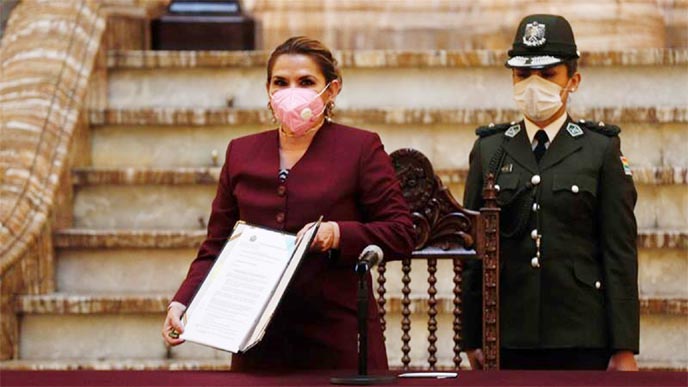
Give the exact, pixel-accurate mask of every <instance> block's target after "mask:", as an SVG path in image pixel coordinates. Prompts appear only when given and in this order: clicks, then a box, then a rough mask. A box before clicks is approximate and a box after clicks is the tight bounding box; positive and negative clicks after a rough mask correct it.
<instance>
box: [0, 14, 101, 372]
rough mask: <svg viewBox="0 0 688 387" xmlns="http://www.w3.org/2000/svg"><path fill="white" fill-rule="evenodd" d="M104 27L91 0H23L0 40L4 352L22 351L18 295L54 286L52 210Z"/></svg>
mask: <svg viewBox="0 0 688 387" xmlns="http://www.w3.org/2000/svg"><path fill="white" fill-rule="evenodd" d="M104 28H105V20H104V19H103V17H102V15H101V14H100V4H99V3H98V2H96V1H91V0H69V1H68V0H65V1H45V0H44V1H40V0H24V1H22V2H21V3H20V4H19V5H18V6H17V7H16V8H15V9H14V11H13V12H12V14H11V16H10V19H9V22H8V25H7V30H6V32H5V34H4V36H3V40H2V46H1V47H0V68H1V69H2V73H1V74H0V106H2V108H1V109H2V110H0V116H1V117H2V119H1V121H0V171H1V173H0V276H1V278H2V279H1V281H2V283H1V286H2V289H1V290H2V293H1V298H0V300H1V305H0V308H1V310H0V313H2V315H3V316H4V318H3V319H2V335H0V359H8V358H12V357H13V356H16V344H17V343H16V335H17V327H16V320H15V318H14V317H13V316H14V315H15V309H14V297H15V296H16V295H17V294H27V293H28V294H35V293H45V292H49V291H52V288H53V284H52V283H53V281H54V279H53V277H54V276H53V269H52V256H53V248H52V244H51V228H52V227H51V224H52V222H51V216H52V210H53V206H54V201H55V198H56V197H58V195H57V194H56V193H57V191H58V190H59V187H60V186H64V184H61V176H64V170H65V161H66V159H67V153H68V149H69V144H70V141H71V137H72V133H73V131H74V129H75V128H76V127H77V124H78V118H79V110H80V109H81V106H82V101H83V100H84V94H85V92H86V89H87V85H88V78H89V75H90V73H91V70H92V67H93V63H94V59H95V56H96V53H97V52H98V48H99V46H100V42H101V36H102V33H103V30H104Z"/></svg>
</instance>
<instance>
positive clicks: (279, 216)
mask: <svg viewBox="0 0 688 387" xmlns="http://www.w3.org/2000/svg"><path fill="white" fill-rule="evenodd" d="M275 220H276V221H277V223H284V212H278V213H277V216H275Z"/></svg>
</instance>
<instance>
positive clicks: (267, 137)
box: [162, 37, 413, 370]
mask: <svg viewBox="0 0 688 387" xmlns="http://www.w3.org/2000/svg"><path fill="white" fill-rule="evenodd" d="M341 87H342V78H341V74H340V71H339V69H338V67H337V62H336V60H335V59H334V58H333V57H332V54H331V52H330V51H329V50H328V49H327V48H326V47H324V46H323V45H322V44H321V43H320V42H318V41H316V40H311V39H308V38H305V37H294V38H290V39H288V40H287V41H286V42H284V43H283V44H282V45H280V46H278V47H277V48H276V49H275V51H274V52H273V53H272V54H271V56H270V59H269V61H268V65H267V92H268V96H269V104H268V106H269V107H270V108H271V110H272V111H273V114H274V115H275V118H276V119H277V120H278V121H279V123H280V126H279V128H278V129H275V130H271V131H267V132H263V133H259V134H255V135H250V136H246V137H242V138H239V139H235V140H233V141H231V142H230V143H229V146H228V147H227V154H226V159H225V164H224V166H223V168H222V171H221V174H220V181H219V185H218V189H217V194H216V196H215V199H214V200H213V204H212V214H211V216H210V220H209V223H208V236H207V238H206V240H205V241H204V242H203V244H202V246H201V248H200V251H199V252H198V256H197V258H196V259H195V260H194V261H193V263H192V264H191V267H190V269H189V272H188V275H187V277H186V279H185V280H184V282H183V283H182V285H181V286H180V288H179V290H178V291H177V293H176V295H175V296H174V298H173V301H172V303H171V304H170V306H169V307H168V312H167V318H166V319H165V323H164V326H163V330H162V334H163V337H164V338H165V341H166V342H167V343H168V344H170V345H177V344H180V343H181V342H182V341H183V340H181V339H178V338H177V339H175V338H172V337H170V335H169V332H170V331H171V330H172V329H175V330H177V331H179V332H181V331H183V327H182V326H181V324H180V316H181V315H182V313H183V312H184V310H185V309H186V306H185V305H188V303H189V302H190V300H191V298H192V297H193V295H194V293H195V292H196V290H197V289H198V287H199V286H200V284H201V282H202V281H203V279H204V278H205V276H206V274H207V273H208V271H209V270H210V267H211V265H212V264H213V261H214V260H215V259H216V258H217V256H218V254H219V252H220V250H221V249H222V247H223V246H224V243H225V241H226V240H227V237H228V236H229V234H230V232H231V230H232V227H233V226H234V223H235V222H236V221H237V220H244V221H247V222H249V223H254V224H259V225H262V226H267V227H270V228H274V229H280V230H285V231H289V232H303V230H304V229H305V228H306V227H308V225H309V224H308V222H311V221H313V220H315V219H317V218H318V217H320V216H321V215H322V216H323V223H322V224H321V226H320V228H319V230H318V233H317V235H316V236H315V239H314V242H313V244H312V246H311V252H310V253H309V254H308V256H307V258H306V260H305V261H304V263H303V265H302V266H301V268H300V269H299V271H298V272H297V274H296V275H295V277H294V280H293V282H292V284H291V285H290V288H289V290H288V291H287V293H286V294H285V297H284V298H283V300H282V302H281V304H280V306H279V308H278V310H277V312H276V314H275V316H274V318H273V320H272V322H271V323H270V326H269V327H268V330H267V332H266V335H265V337H264V339H263V340H262V341H261V342H260V343H259V344H258V345H257V346H256V347H254V348H252V349H250V350H249V351H247V352H246V353H244V354H241V355H236V356H234V357H233V360H232V369H233V370H260V369H263V370H265V369H275V368H292V369H299V368H300V369H308V368H340V369H342V368H348V369H354V368H356V365H357V332H356V329H357V328H356V327H357V325H356V322H357V319H356V284H357V277H356V276H357V275H356V274H355V273H354V270H353V267H354V263H355V261H356V259H357V257H358V255H359V254H360V252H361V250H363V249H364V248H365V247H366V246H367V245H369V244H376V245H378V246H380V247H382V249H383V251H384V253H385V258H386V259H400V258H403V257H406V256H408V255H409V254H410V252H411V250H412V247H413V225H412V222H411V217H410V214H409V210H408V207H407V205H406V202H405V201H404V198H403V197H402V195H401V190H400V187H399V183H398V182H397V180H396V176H395V173H394V169H393V167H392V164H391V162H390V159H389V156H388V155H387V153H385V151H384V148H383V146H382V143H381V142H380V138H379V137H378V135H377V134H374V133H371V132H367V131H364V130H361V129H355V128H350V127H346V126H343V125H339V124H336V123H334V122H331V120H330V116H331V113H332V109H333V107H334V100H335V98H336V96H337V94H338V93H339V91H340V90H341ZM368 282H369V286H368V288H369V289H372V286H371V278H370V276H369V277H368ZM368 298H369V301H370V302H369V305H370V308H369V311H368V320H369V321H368V327H369V328H368V329H369V332H368V337H369V339H368V342H369V367H370V368H371V369H386V368H387V356H386V353H385V347H384V342H383V337H382V330H381V327H380V321H379V316H378V312H377V306H376V305H377V304H376V303H375V302H374V298H373V293H372V290H370V291H369V295H368Z"/></svg>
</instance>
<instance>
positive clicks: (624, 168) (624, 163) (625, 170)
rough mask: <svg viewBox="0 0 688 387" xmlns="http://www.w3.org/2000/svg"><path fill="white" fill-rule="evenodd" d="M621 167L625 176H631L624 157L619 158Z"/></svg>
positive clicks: (628, 165)
mask: <svg viewBox="0 0 688 387" xmlns="http://www.w3.org/2000/svg"><path fill="white" fill-rule="evenodd" d="M621 165H622V166H623V170H624V173H625V174H627V175H628V176H633V172H631V165H630V164H629V163H628V159H627V158H626V156H621Z"/></svg>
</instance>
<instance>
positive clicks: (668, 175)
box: [72, 167, 688, 186]
mask: <svg viewBox="0 0 688 387" xmlns="http://www.w3.org/2000/svg"><path fill="white" fill-rule="evenodd" d="M435 173H436V174H437V175H438V176H439V177H440V179H442V181H443V182H444V184H464V183H466V177H467V176H468V169H467V168H455V169H439V170H436V171H435ZM219 175H220V167H176V168H175V167H172V168H142V167H124V168H93V167H85V168H73V169H72V184H74V185H75V186H91V185H185V184H210V185H217V183H218V179H219ZM633 180H634V181H635V183H636V184H649V185H687V184H688V167H641V168H636V169H634V170H633Z"/></svg>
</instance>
